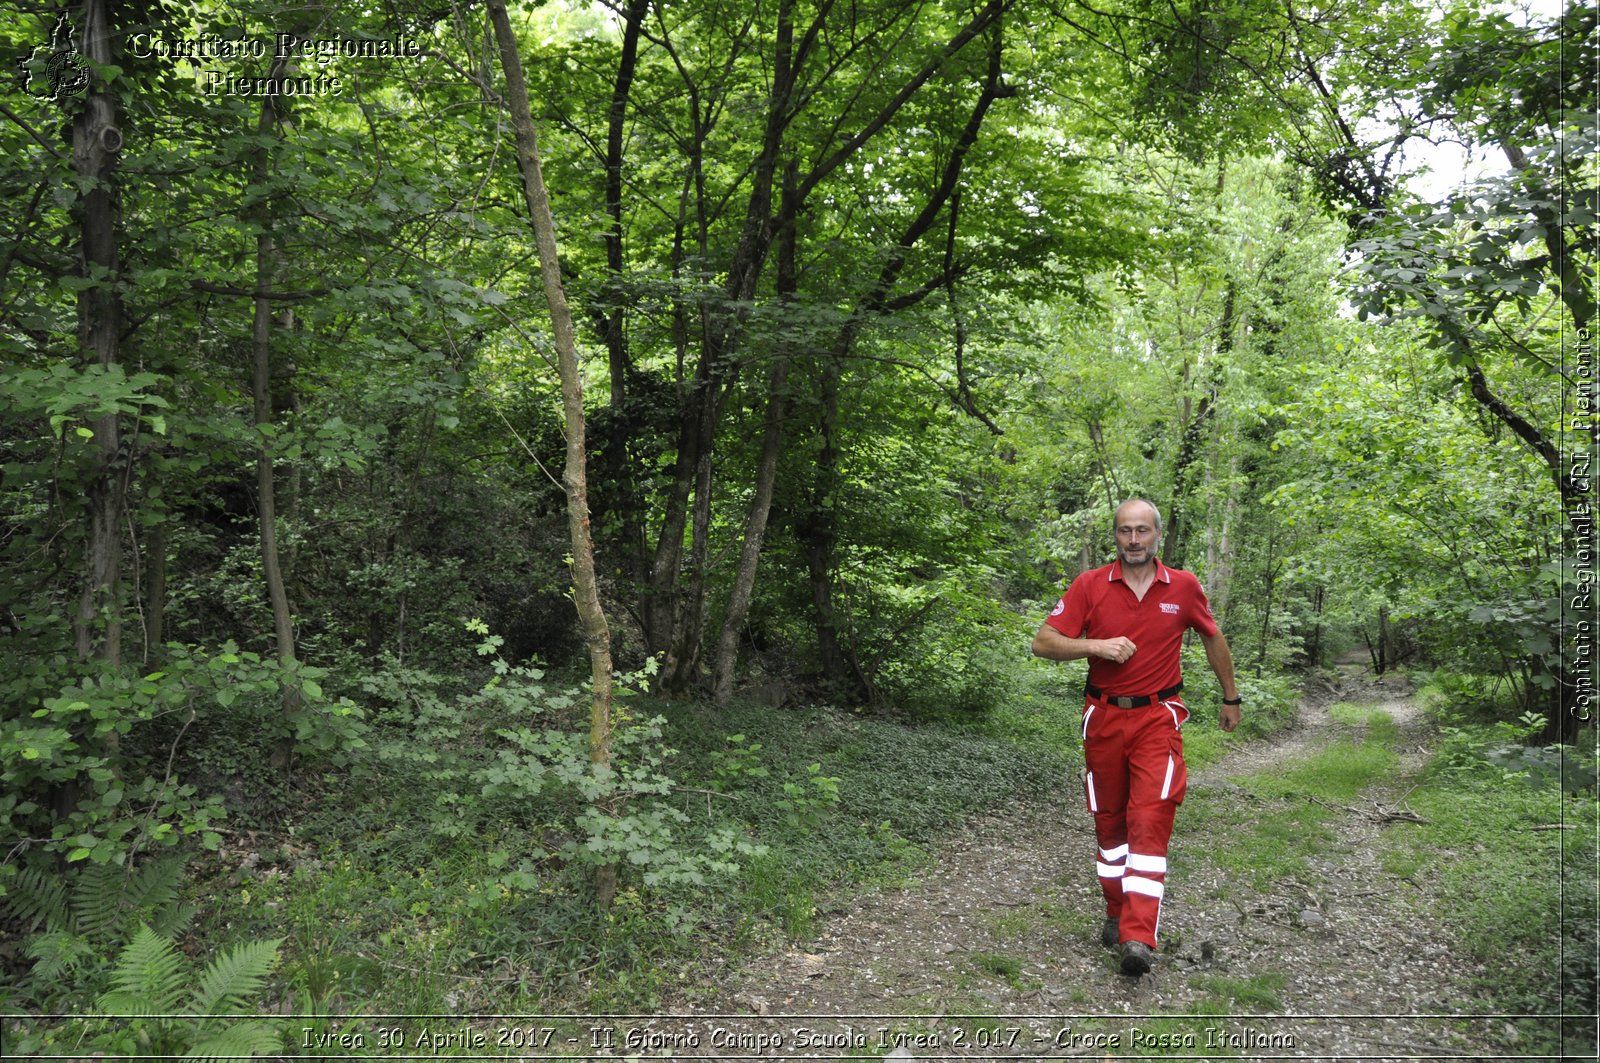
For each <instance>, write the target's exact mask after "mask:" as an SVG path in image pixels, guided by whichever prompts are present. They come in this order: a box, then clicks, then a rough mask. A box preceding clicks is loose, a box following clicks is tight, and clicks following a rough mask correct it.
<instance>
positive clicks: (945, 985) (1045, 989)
mask: <svg viewBox="0 0 1600 1063" xmlns="http://www.w3.org/2000/svg"><path fill="white" fill-rule="evenodd" d="M1335 700H1340V701H1345V702H1355V703H1360V704H1364V705H1375V706H1376V707H1377V708H1379V709H1380V710H1381V711H1383V712H1385V713H1387V714H1388V715H1389V716H1390V717H1391V718H1392V719H1393V720H1394V722H1395V724H1396V725H1397V727H1398V731H1399V735H1398V740H1397V742H1396V748H1397V750H1398V751H1399V752H1400V753H1401V755H1402V767H1401V770H1400V771H1399V772H1398V773H1397V774H1396V776H1395V777H1394V779H1393V781H1392V782H1388V783H1385V784H1383V785H1380V786H1378V787H1376V788H1371V789H1368V790H1366V791H1364V792H1363V793H1362V794H1361V795H1360V796H1359V797H1358V798H1357V799H1356V800H1355V801H1354V802H1352V804H1351V805H1350V806H1348V807H1347V808H1345V809H1341V810H1339V811H1338V812H1337V813H1336V814H1335V815H1333V816H1332V817H1331V822H1330V823H1328V824H1327V829H1328V830H1329V832H1330V835H1331V836H1330V837H1329V838H1328V839H1327V840H1326V842H1325V844H1321V845H1319V846H1318V847H1317V854H1318V855H1316V856H1315V857H1313V858H1312V859H1310V860H1309V861H1308V862H1307V863H1306V865H1305V866H1304V867H1303V868H1302V869H1301V870H1300V871H1298V872H1297V873H1295V874H1293V875H1289V876H1285V877H1283V878H1280V879H1277V880H1274V881H1272V882H1271V883H1270V884H1268V885H1267V886H1266V888H1264V889H1257V888H1254V887H1253V886H1251V885H1250V884H1249V883H1248V882H1247V881H1245V880H1244V879H1245V877H1244V876H1241V875H1238V874H1236V873H1232V872H1229V871H1227V870H1225V869H1224V867H1223V866H1220V864H1221V863H1226V861H1219V857H1220V855H1221V854H1223V853H1224V852H1226V850H1227V848H1228V841H1229V839H1228V837H1227V834H1228V831H1229V830H1230V829H1238V828H1229V827H1228V826H1227V825H1226V824H1225V823H1224V822H1223V819H1224V816H1223V815H1220V814H1218V813H1219V810H1227V809H1229V808H1230V807H1232V806H1237V805H1238V804H1240V803H1246V804H1252V805H1258V806H1259V810H1260V812H1261V814H1262V815H1263V816H1272V815H1275V814H1276V815H1280V816H1281V815H1282V809H1283V807H1284V804H1283V800H1282V799H1281V798H1280V799H1279V801H1278V802H1277V803H1276V804H1274V803H1273V802H1267V801H1263V800H1262V799H1259V798H1257V797H1256V796H1255V795H1253V794H1251V793H1250V792H1249V791H1248V789H1246V788H1245V786H1243V785H1241V783H1242V782H1243V781H1246V780H1247V778H1248V777H1249V776H1252V775H1256V774H1259V773H1263V772H1267V771H1270V770H1272V769H1275V768H1278V767H1281V766H1283V765H1285V764H1291V763H1293V762H1295V761H1297V760H1300V759H1303V758H1304V757H1306V756H1308V755H1310V754H1311V753H1312V752H1313V751H1315V750H1317V749H1318V748H1320V747H1321V746H1323V745H1324V744H1326V743H1327V742H1328V741H1330V740H1331V739H1332V738H1333V737H1334V736H1335V733H1344V734H1346V735H1348V734H1349V733H1350V732H1351V729H1350V728H1349V727H1348V726H1345V725H1342V724H1338V723H1336V722H1335V721H1334V720H1333V719H1332V718H1331V717H1330V715H1329V713H1328V708H1327V706H1328V704H1329V703H1330V702H1332V701H1335ZM1426 740H1427V737H1426V733H1425V724H1424V720H1423V718H1422V716H1421V713H1420V712H1419V711H1418V710H1417V708H1416V706H1415V704H1414V703H1413V701H1412V700H1411V699H1410V697H1409V696H1408V692H1407V691H1406V690H1405V689H1404V688H1403V687H1401V686H1398V685H1395V684H1392V683H1379V684H1374V683H1372V682H1370V680H1369V679H1368V678H1365V677H1363V676H1361V674H1360V673H1358V672H1356V671H1355V670H1353V669H1351V670H1347V672H1346V678H1345V680H1344V681H1343V682H1341V683H1340V684H1339V689H1336V690H1333V691H1330V692H1328V695H1327V696H1325V697H1317V698H1313V699H1309V700H1308V702H1307V703H1305V704H1302V706H1301V708H1300V710H1299V719H1298V721H1297V725H1296V726H1295V727H1293V728H1290V729H1289V730H1288V731H1287V732H1286V733H1284V734H1282V735H1281V736H1279V737H1278V738H1277V739H1276V740H1274V741H1271V742H1258V743H1253V744H1251V745H1248V746H1242V747H1240V748H1239V749H1237V750H1235V751H1234V752H1232V753H1231V754H1229V755H1228V756H1227V757H1226V758H1224V760H1222V761H1221V762H1220V763H1217V764H1214V765H1212V766H1211V767H1209V768H1207V769H1205V770H1204V771H1202V772H1197V773H1196V777H1195V778H1193V779H1192V780H1191V783H1190V790H1191V795H1190V798H1189V801H1188V802H1187V803H1186V805H1185V807H1184V809H1183V811H1182V812H1180V815H1179V820H1178V826H1177V829H1176V831H1175V833H1174V840H1173V849H1172V869H1171V871H1170V873H1169V876H1168V883H1169V886H1168V890H1169V892H1168V896H1167V900H1166V904H1165V908H1164V913H1163V922H1162V930H1161V934H1162V945H1163V948H1162V951H1161V953H1160V954H1159V956H1158V960H1157V964H1156V967H1155V969H1154V970H1153V971H1152V972H1151V974H1149V975H1147V976H1145V977H1143V978H1140V979H1130V978H1125V977H1123V976H1122V975H1120V974H1119V973H1118V972H1117V970H1116V965H1115V961H1114V958H1113V954H1112V953H1111V952H1110V951H1108V950H1106V949H1103V948H1102V947H1101V946H1100V944H1099V942H1098V930H1099V925H1100V921H1101V915H1100V912H1101V908H1100V899H1099V888H1098V886H1097V885H1096V882H1095V879H1094V876H1093V872H1092V866H1093V865H1092V861H1093V853H1094V836H1093V832H1092V827H1091V823H1090V819H1089V816H1088V814H1087V813H1086V812H1085V811H1084V810H1083V809H1082V808H1081V807H1079V805H1078V803H1077V802H1076V801H1073V802H1071V803H1069V804H1065V805H1063V806H1056V807H1045V808H1032V809H1027V810H1023V811H1019V812H1017V813H1016V814H1012V815H1005V816H993V817H989V818H987V819H983V820H981V821H978V822H974V823H972V824H970V825H969V827H968V829H966V830H965V831H964V832H963V833H962V834H961V835H960V836H959V837H957V838H955V839H954V840H952V841H951V842H950V843H949V844H948V846H947V847H946V848H945V849H944V850H942V851H941V853H940V854H939V856H938V858H937V859H936V860H935V861H934V862H933V864H932V865H931V866H930V867H929V868H928V869H927V870H926V871H925V872H924V873H923V874H922V875H921V876H920V877H919V878H918V879H917V880H916V881H915V882H913V883H911V884H910V885H908V886H906V887H905V888H899V889H890V890H885V891H882V892H880V893H877V894H875V895H871V896H868V897H865V898H858V899H856V900H855V901H853V902H852V903H851V904H850V905H849V906H848V907H846V908H844V909H843V910H839V911H835V912H829V913H823V914H821V915H819V919H818V933H817V935H816V936H815V938H813V939H812V940H810V941H807V942H805V943H804V944H803V945H802V946H800V947H797V948H794V949H791V950H790V951H787V952H783V953H780V954H778V955H775V956H771V957H768V958H766V959H764V960H762V961H759V962H755V963H751V964H748V965H746V966H745V967H743V968H741V969H734V970H725V971H721V972H718V973H716V974H715V975H714V976H713V977H712V979H711V981H712V982H713V983H714V987H713V988H711V989H708V990H705V991H703V992H701V993H700V994H698V995H697V996H695V997H694V998H690V999H683V1000H678V1001H674V1002H670V1003H671V1004H672V1006H673V1010H674V1011H677V1012H678V1013H679V1014H680V1015H683V1016H684V1018H681V1019H679V1020H677V1025H676V1026H674V1027H673V1029H674V1031H675V1036H679V1035H687V1036H689V1037H691V1038H692V1041H679V1042H678V1043H677V1045H676V1047H677V1048H678V1049H679V1050H680V1051H681V1052H683V1053H684V1054H696V1055H701V1056H715V1055H718V1054H722V1055H728V1056H733V1055H737V1054H740V1053H741V1052H742V1053H745V1054H757V1052H758V1050H759V1053H760V1054H761V1055H763V1056H764V1057H765V1058H775V1057H780V1056H781V1057H785V1058H794V1057H797V1056H812V1057H820V1058H838V1057H840V1056H845V1055H850V1054H858V1055H881V1054H884V1052H885V1051H886V1050H887V1049H888V1048H892V1047H893V1046H894V1045H895V1043H896V1040H897V1038H898V1039H900V1040H901V1042H902V1043H903V1044H904V1046H905V1047H904V1048H903V1049H902V1051H901V1052H900V1053H899V1055H900V1057H901V1058H905V1057H906V1056H907V1055H909V1056H911V1057H914V1058H921V1059H928V1058H940V1057H950V1056H973V1057H986V1056H987V1057H993V1056H1033V1057H1035V1058H1046V1059H1057V1058H1075V1057H1088V1058H1096V1059H1104V1058H1128V1057H1134V1056H1138V1055H1153V1056H1158V1057H1162V1056H1164V1057H1174V1056H1187V1057H1188V1058H1212V1057H1232V1058H1239V1057H1243V1058H1280V1059H1281V1058H1322V1059H1369V1060H1370V1059H1390V1058H1394V1059H1399V1058H1412V1059H1415V1058H1444V1057H1448V1056H1469V1057H1470V1056H1475V1055H1477V1054H1478V1052H1477V1051H1475V1050H1479V1049H1481V1048H1482V1046H1483V1045H1484V1044H1485V1043H1486V1042H1487V1040H1488V1038H1489V1037H1490V1036H1491V1035H1493V1036H1498V1035H1499V1034H1500V1032H1501V1031H1500V1030H1486V1029H1485V1026H1484V1023H1485V1022H1486V1021H1488V1020H1480V1019H1461V1018H1455V1019H1451V1018H1446V1017H1445V1016H1462V1015H1471V1014H1473V1013H1482V1012H1484V1011H1487V1010H1489V1009H1488V1008H1486V1007H1485V1006H1484V1005H1483V1004H1482V1003H1481V1002H1479V1001H1475V1000H1474V999H1473V998H1472V996H1471V995H1470V992H1469V990H1468V985H1469V984H1470V982H1471V980H1472V978H1473V976H1474V975H1479V974H1481V973H1482V972H1481V971H1477V970H1474V969H1473V968H1472V967H1471V965H1469V964H1468V963H1466V962H1464V961H1462V960H1460V959H1459V958H1457V957H1453V956H1452V955H1451V953H1450V951H1449V949H1448V948H1447V947H1446V946H1445V945H1444V944H1441V943H1440V942H1437V941H1435V940H1433V939H1432V938H1431V937H1430V934H1429V932H1428V928H1427V926H1426V925H1425V921H1424V920H1423V919H1422V918H1421V916H1420V914H1419V908H1418V905H1417V897H1416V896H1414V894H1416V893H1417V892H1418V888H1417V887H1415V886H1412V885H1410V884H1409V883H1408V882H1406V881H1404V880H1402V879H1400V878H1398V877H1397V876H1395V875H1394V874H1391V873H1389V872H1388V871H1386V870H1384V869H1383V868H1382V867H1381V866H1380V859H1381V854H1382V852H1383V851H1384V849H1385V848H1392V847H1393V843H1392V842H1390V843H1385V844H1378V840H1379V835H1380V833H1381V832H1383V831H1384V830H1385V829H1386V828H1385V825H1383V824H1381V823H1380V822H1378V821H1377V820H1376V819H1375V818H1371V817H1369V816H1367V815H1363V814H1360V813H1362V812H1365V811H1367V809H1368V807H1369V806H1370V807H1371V808H1373V809H1377V808H1380V807H1393V806H1395V805H1397V804H1400V803H1402V802H1403V799H1404V795H1405V791H1406V789H1407V788H1408V787H1409V786H1410V783H1408V782H1406V781H1405V779H1406V776H1408V775H1410V774H1412V773H1413V772H1414V771H1415V769H1416V768H1418V767H1419V766H1420V765H1421V763H1422V762H1423V760H1424V756H1423V752H1422V750H1421V746H1422V744H1423V742H1424V741H1426ZM1352 809H1353V810H1352ZM1388 829H1391V830H1392V829H1394V828H1393V827H1390V828H1388ZM1402 829H1403V828H1402ZM689 1016H694V1017H692V1018H691V1017H689ZM972 1016H977V1017H978V1018H971V1017H972ZM1196 1016H1213V1017H1211V1018H1204V1017H1198V1018H1197V1017H1196ZM1428 1016H1434V1017H1428ZM664 1028H665V1027H664ZM669 1048H670V1046H669Z"/></svg>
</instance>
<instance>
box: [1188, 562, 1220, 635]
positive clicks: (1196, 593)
mask: <svg viewBox="0 0 1600 1063" xmlns="http://www.w3.org/2000/svg"><path fill="white" fill-rule="evenodd" d="M1189 578H1190V580H1191V581H1192V582H1193V588H1192V591H1193V593H1192V594H1191V595H1190V596H1189V626H1190V627H1192V628H1194V629H1195V630H1196V631H1198V632H1200V634H1202V635H1204V636H1205V637H1206V638H1210V637H1211V636H1212V635H1215V634H1216V633H1217V631H1218V630H1219V629H1218V628H1217V618H1216V617H1215V616H1213V615H1211V603H1210V602H1209V601H1207V600H1206V592H1205V590H1204V588H1202V587H1201V586H1200V581H1199V580H1197V579H1194V577H1193V576H1190V577H1189Z"/></svg>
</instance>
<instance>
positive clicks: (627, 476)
mask: <svg viewBox="0 0 1600 1063" xmlns="http://www.w3.org/2000/svg"><path fill="white" fill-rule="evenodd" d="M649 10H650V0H629V2H628V5H627V7H626V8H625V9H624V10H623V29H622V55H621V57H620V58H619V60H618V62H617V78H616V81H615V83H614V84H613V86H612V92H611V111H610V117H609V120H608V122H607V126H606V218H607V221H608V223H609V225H608V228H607V230H606V233H605V247H606V273H607V275H608V278H609V281H610V284H609V287H608V298H607V305H606V306H605V309H604V317H603V320H602V322H601V331H602V335H603V337H604V339H605V345H606V353H607V363H608V365H609V368H610V374H611V407H612V411H613V413H615V414H616V415H617V416H615V417H614V418H613V419H612V431H613V432H614V433H616V438H615V439H614V440H613V441H612V444H611V445H612V446H614V447H616V448H618V449H619V450H620V451H621V453H622V460H621V461H620V462H619V463H617V469H618V475H617V484H616V490H617V494H618V496H619V498H618V503H617V507H616V508H617V509H618V510H620V514H621V518H622V543H623V550H624V552H625V555H626V558H627V562H626V563H627V566H628V571H629V573H630V574H631V575H632V577H633V579H634V581H635V583H636V584H637V585H639V586H643V585H644V583H645V580H646V577H647V573H648V558H647V551H646V548H645V537H644V519H643V513H644V504H643V502H642V500H641V497H640V489H639V481H638V477H637V476H635V474H634V461H633V459H632V453H633V450H634V447H633V438H634V419H633V418H632V417H631V416H629V415H628V412H627V410H628V397H629V396H628V382H629V377H630V376H631V374H632V372H633V364H632V357H631V355H630V353H629V350H628V328H627V304H628V300H627V297H626V295H625V294H624V292H623V286H622V277H623V272H624V269H625V263H626V259H625V258H624V255H623V246H622V233H623V224H622V166H623V156H624V152H623V133H624V121H625V119H626V117H627V113H628V98H629V96H630V94H631V93H632V90H633V77H634V72H635V69H636V68H637V66H638V57H639V36H640V31H641V29H642V28H643V24H644V17H645V14H646V13H647V12H648V11H649Z"/></svg>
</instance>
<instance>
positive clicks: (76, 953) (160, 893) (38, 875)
mask: <svg viewBox="0 0 1600 1063" xmlns="http://www.w3.org/2000/svg"><path fill="white" fill-rule="evenodd" d="M184 865H185V860H184V858H182V857H180V856H175V855H171V854H168V855H164V856H162V857H159V858H155V859H150V860H146V861H144V862H142V863H141V864H139V865H138V866H137V867H134V866H131V865H120V864H116V863H110V862H108V863H104V864H89V865H79V866H77V867H76V869H75V870H74V871H73V872H71V873H70V874H69V875H67V876H63V875H60V874H59V873H57V872H56V871H55V870H54V869H49V870H46V869H45V868H42V867H39V866H27V867H23V868H21V869H20V870H18V871H17V873H16V875H15V877H14V878H13V879H12V881H11V889H10V892H9V893H8V894H7V895H6V897H5V900H4V902H3V903H4V905H5V908H6V910H7V913H8V915H9V916H10V918H11V919H12V920H13V921H14V923H15V925H17V926H18V927H20V928H21V929H22V930H23V932H24V933H25V934H28V935H30V937H29V938H28V939H27V944H26V946H25V949H24V951H25V953H26V954H27V956H28V957H29V958H31V959H32V960H33V961H34V964H33V967H32V969H31V970H29V972H28V974H27V977H26V979H25V980H24V981H23V983H22V985H21V989H22V992H23V993H24V994H25V995H28V996H30V997H32V998H33V999H35V1000H39V1001H48V1000H53V999H54V998H55V996H56V995H57V994H59V993H61V992H62V991H63V990H64V989H66V988H67V987H73V988H74V989H76V990H79V991H82V990H90V991H92V989H93V987H94V986H96V985H97V984H99V983H100V982H101V981H102V980H103V978H104V977H105V973H106V972H105V970H104V964H105V963H106V960H107V957H108V956H109V955H110V953H111V951H112V950H113V949H115V948H117V947H119V946H121V945H123V944H124V943H126V942H127V941H128V940H129V937H130V935H131V934H132V933H133V931H134V929H135V928H136V927H140V926H150V927H153V928H154V929H155V930H156V931H157V932H158V933H160V934H163V935H167V936H169V937H170V936H176V935H177V934H178V933H179V932H180V931H181V930H182V929H183V928H184V926H186V925H187V924H188V922H189V921H190V920H191V919H192V918H193V917H194V915H195V909H194V908H193V907H192V906H190V905H188V904H185V903H183V902H182V901H181V900H180V899H179V895H178V884H179V881H180V879H181V877H182V875H183V870H184Z"/></svg>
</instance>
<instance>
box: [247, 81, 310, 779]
mask: <svg viewBox="0 0 1600 1063" xmlns="http://www.w3.org/2000/svg"><path fill="white" fill-rule="evenodd" d="M288 70H289V59H288V57H287V56H284V57H280V58H279V59H277V60H276V61H274V63H273V64H272V69H271V72H270V74H269V75H268V76H269V77H274V78H282V77H284V76H285V75H286V74H287V73H288ZM281 107H282V103H281V101H280V99H279V97H277V96H264V97H262V100H261V117H260V119H259V120H258V121H257V124H256V133H257V135H258V136H259V138H260V146H259V147H257V148H256V151H255V159H254V161H253V163H252V171H253V172H252V178H253V183H254V184H255V186H256V187H257V188H265V187H266V185H267V182H268V181H269V180H270V179H271V176H272V157H271V149H270V148H269V147H268V146H267V144H268V141H269V139H276V137H277V136H278V135H279V130H280V126H281V124H282V122H283V120H284V114H283V111H282V110H281ZM272 215H273V202H272V199H271V198H270V197H267V198H264V199H263V200H262V202H261V206H260V210H259V218H258V223H259V225H260V232H259V233H258V234H257V235H256V293H255V300H254V302H255V305H254V311H253V314H254V316H253V320H252V327H251V335H250V353H251V358H250V391H251V395H252V399H253V406H254V409H253V414H254V423H255V428H256V515H257V518H258V520H259V521H260V524H261V575H262V578H263V579H264V580H265V581H266V584H267V600H268V601H269V602H270V603H271V605H272V632H273V640H274V644H275V646H276V648H277V652H278V660H279V661H280V662H281V663H282V664H284V665H285V666H287V667H291V668H292V667H293V666H294V663H295V648H294V614H293V612H292V611H291V610H290V608H289V594H288V591H287V590H286V589H285V587H284V580H283V565H282V563H281V559H280V557H279V552H278V503H277V495H276V486H277V485H276V479H275V471H274V469H273V462H272V446H273V438H272V435H271V434H269V433H270V429H271V427H272V425H273V423H274V419H273V415H272V313H273V311H272V282H273V274H274V272H275V263H276V260H277V252H276V249H275V248H274V247H273V241H272V224H273V217H272ZM300 706H301V702H300V695H299V693H298V691H297V690H296V689H295V688H294V687H291V686H285V687H284V688H283V699H282V713H283V715H284V717H285V725H284V726H285V733H284V737H283V738H282V739H281V740H280V741H279V742H278V745H277V748H276V749H275V750H274V751H273V756H272V761H273V764H274V766H276V767H278V768H280V769H287V768H288V767H289V765H290V763H291V762H292V761H293V759H294V728H293V725H292V724H290V723H289V722H288V720H289V719H290V718H292V717H293V716H294V715H295V714H296V713H297V712H299V711H300Z"/></svg>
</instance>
